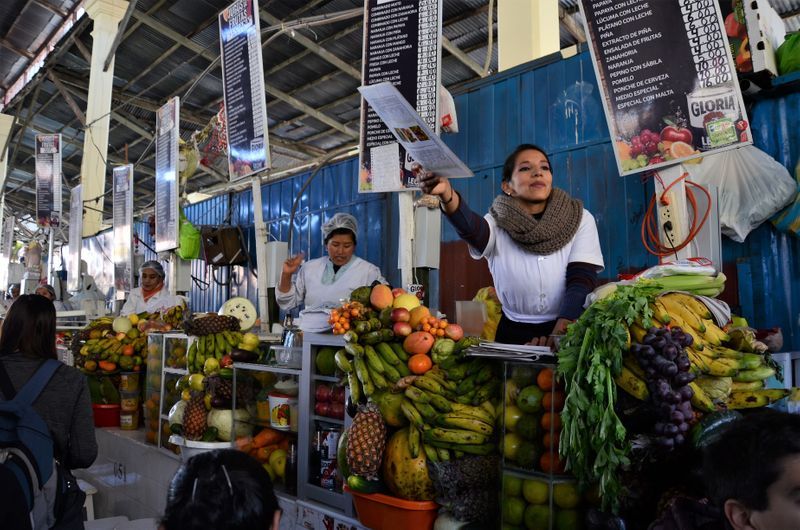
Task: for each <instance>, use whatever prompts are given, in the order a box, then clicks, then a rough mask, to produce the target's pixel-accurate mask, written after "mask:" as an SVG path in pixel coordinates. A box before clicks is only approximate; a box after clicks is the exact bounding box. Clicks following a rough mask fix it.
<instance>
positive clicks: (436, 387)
mask: <svg viewBox="0 0 800 530" xmlns="http://www.w3.org/2000/svg"><path fill="white" fill-rule="evenodd" d="M414 386H416V387H418V388H421V389H423V390H427V391H428V392H433V393H434V394H442V393H443V392H444V388H443V387H442V385H441V384H439V382H438V381H436V380H435V379H432V378H430V377H427V376H426V375H423V376H421V377H417V378H416V379H415V380H414Z"/></svg>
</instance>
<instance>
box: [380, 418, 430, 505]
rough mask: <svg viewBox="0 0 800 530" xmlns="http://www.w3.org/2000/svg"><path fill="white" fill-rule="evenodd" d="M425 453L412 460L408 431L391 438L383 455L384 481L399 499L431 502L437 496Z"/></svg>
mask: <svg viewBox="0 0 800 530" xmlns="http://www.w3.org/2000/svg"><path fill="white" fill-rule="evenodd" d="M427 460H428V459H427V457H426V456H425V451H420V452H419V455H418V456H417V457H416V458H414V457H412V456H411V451H410V450H409V447H408V427H405V428H403V429H400V430H399V431H397V432H396V433H394V434H393V435H392V437H391V438H390V439H389V443H387V444H386V449H385V450H384V453H383V481H384V483H385V484H386V486H387V487H388V488H389V490H390V491H391V492H392V493H393V494H394V495H395V496H396V497H400V498H401V499H407V500H411V501H430V500H433V498H434V497H435V495H436V493H435V492H434V490H433V482H432V481H431V478H430V476H429V475H428V463H427Z"/></svg>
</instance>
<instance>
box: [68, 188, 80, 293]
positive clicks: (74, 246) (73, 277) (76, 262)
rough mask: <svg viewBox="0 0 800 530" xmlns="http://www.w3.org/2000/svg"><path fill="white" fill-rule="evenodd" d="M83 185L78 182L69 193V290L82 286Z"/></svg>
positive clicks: (72, 290)
mask: <svg viewBox="0 0 800 530" xmlns="http://www.w3.org/2000/svg"><path fill="white" fill-rule="evenodd" d="M82 238H83V186H82V185H81V184H78V185H77V186H75V187H74V188H72V191H71V192H70V195H69V247H68V249H69V260H68V261H67V291H70V292H72V293H74V292H76V291H77V290H78V289H80V287H81V248H82V246H83V239H82Z"/></svg>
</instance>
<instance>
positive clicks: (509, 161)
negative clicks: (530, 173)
mask: <svg viewBox="0 0 800 530" xmlns="http://www.w3.org/2000/svg"><path fill="white" fill-rule="evenodd" d="M530 149H532V150H534V151H539V152H540V153H542V154H543V155H544V158H545V160H547V165H548V166H550V170H551V172H552V169H553V164H551V163H550V157H549V156H547V153H545V152H544V149H542V148H541V147H539V146H538V145H534V144H519V145H518V146H517V147H516V149H514V150H513V151H511V154H510V155H508V156H507V157H506V161H505V163H503V182H508V181H510V180H511V175H513V174H514V166H516V165H517V156H518V155H519V154H520V153H521V152H523V151H528V150H530Z"/></svg>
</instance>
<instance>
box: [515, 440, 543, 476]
mask: <svg viewBox="0 0 800 530" xmlns="http://www.w3.org/2000/svg"><path fill="white" fill-rule="evenodd" d="M541 456H542V450H541V448H540V447H539V446H538V445H536V444H535V443H533V442H529V441H528V440H523V441H522V443H520V444H519V447H518V448H517V458H516V460H517V465H518V466H519V467H521V468H523V469H534V468H535V467H536V463H537V462H539V458H541Z"/></svg>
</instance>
